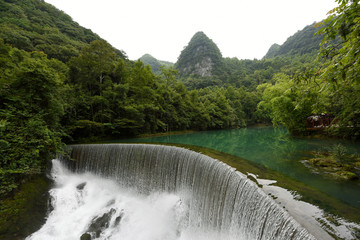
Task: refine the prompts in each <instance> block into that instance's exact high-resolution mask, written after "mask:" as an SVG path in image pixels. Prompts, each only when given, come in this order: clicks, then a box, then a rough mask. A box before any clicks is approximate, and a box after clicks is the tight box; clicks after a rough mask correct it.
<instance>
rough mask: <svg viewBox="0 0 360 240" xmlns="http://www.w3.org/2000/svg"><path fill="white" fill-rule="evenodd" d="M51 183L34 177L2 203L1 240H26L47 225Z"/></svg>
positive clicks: (42, 176) (40, 177) (43, 176)
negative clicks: (25, 239)
mask: <svg viewBox="0 0 360 240" xmlns="http://www.w3.org/2000/svg"><path fill="white" fill-rule="evenodd" d="M49 187H50V181H49V180H48V179H47V178H46V176H45V175H40V174H39V175H34V176H32V177H31V178H29V179H28V180H27V181H26V182H25V183H23V184H22V185H21V186H20V187H19V188H18V189H17V190H16V192H14V193H13V195H12V196H9V197H7V198H5V199H2V200H1V201H0V239H2V240H17V239H24V238H25V237H27V236H28V235H30V234H31V233H33V232H35V231H36V230H38V229H39V228H40V227H41V225H42V224H44V223H45V217H46V213H47V207H48V200H49V196H48V190H49Z"/></svg>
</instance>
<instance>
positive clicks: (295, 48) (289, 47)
mask: <svg viewBox="0 0 360 240" xmlns="http://www.w3.org/2000/svg"><path fill="white" fill-rule="evenodd" d="M318 30H319V28H317V27H316V23H313V24H311V25H308V26H306V27H305V28H303V29H302V30H299V31H298V32H296V33H295V34H294V35H292V36H291V37H289V38H288V39H287V40H286V41H285V42H284V43H283V44H282V45H278V44H273V45H272V46H271V47H270V49H269V51H268V52H267V53H266V54H265V56H264V58H272V57H276V56H284V55H296V54H300V55H302V54H307V53H311V52H313V51H318V50H319V49H320V43H321V40H322V38H323V37H322V36H321V35H317V34H315V33H316V32H317V31H318Z"/></svg>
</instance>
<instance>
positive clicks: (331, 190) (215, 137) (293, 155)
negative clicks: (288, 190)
mask: <svg viewBox="0 0 360 240" xmlns="http://www.w3.org/2000/svg"><path fill="white" fill-rule="evenodd" d="M117 142H152V143H180V144H189V145H195V146H201V147H207V148H211V149H214V150H217V151H222V152H225V153H229V154H232V155H235V156H238V157H241V158H245V159H247V160H249V161H253V162H256V163H258V164H261V165H263V166H265V167H267V168H269V169H272V170H275V171H278V172H280V173H282V174H284V175H286V176H288V177H291V178H294V179H296V180H298V181H301V182H304V183H306V184H308V185H310V186H312V187H315V188H316V189H318V190H320V191H322V192H324V193H326V194H328V195H330V196H333V197H335V198H337V199H339V200H341V201H343V202H345V203H347V204H349V205H351V206H354V207H357V208H359V209H360V185H359V182H358V181H355V182H351V181H347V182H344V181H336V180H330V179H326V178H324V177H323V176H321V175H318V174H316V173H312V172H311V171H310V170H309V169H308V168H306V167H305V166H304V164H302V163H301V160H303V159H306V157H307V156H308V155H307V154H308V153H306V152H308V151H317V150H320V151H321V150H328V149H329V148H331V147H333V146H334V145H335V144H338V143H341V144H342V145H343V146H345V147H346V148H347V149H348V151H349V152H352V153H356V154H360V144H359V142H351V141H345V140H338V139H326V140H324V139H306V138H293V137H291V136H290V135H289V133H288V132H287V131H286V130H285V129H282V128H280V129H274V128H273V127H251V128H242V129H231V130H219V131H204V132H196V133H188V134H179V135H168V136H160V137H151V138H141V139H125V140H119V141H117Z"/></svg>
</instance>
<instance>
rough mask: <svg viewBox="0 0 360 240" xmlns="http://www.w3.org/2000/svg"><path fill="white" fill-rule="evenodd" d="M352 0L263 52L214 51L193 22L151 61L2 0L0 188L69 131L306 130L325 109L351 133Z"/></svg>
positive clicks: (55, 17)
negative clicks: (184, 42)
mask: <svg viewBox="0 0 360 240" xmlns="http://www.w3.org/2000/svg"><path fill="white" fill-rule="evenodd" d="M358 2H359V1H357V0H355V1H350V0H337V3H338V7H337V8H335V9H333V10H331V11H330V12H329V16H328V18H327V19H325V20H324V21H323V22H321V23H316V24H312V25H309V26H307V27H305V28H304V29H303V30H302V31H299V32H298V33H296V34H295V35H293V36H292V37H290V38H289V39H288V40H287V41H286V42H285V43H284V44H283V45H281V46H280V45H276V44H275V45H273V46H272V47H271V48H270V49H269V52H268V53H267V54H266V56H265V57H264V58H263V59H261V60H257V59H254V60H239V59H237V58H223V57H222V55H221V52H220V50H219V49H218V48H217V46H216V45H215V44H214V43H213V42H212V40H211V39H209V38H207V36H206V35H205V34H204V33H202V32H199V33H197V34H195V35H194V37H193V39H191V41H190V43H189V45H188V46H187V47H186V48H185V49H184V50H183V52H182V53H181V54H180V57H179V59H178V62H177V63H175V64H174V65H171V64H169V63H166V64H165V65H163V66H158V67H157V69H153V70H152V68H151V67H150V66H149V65H147V64H144V62H143V61H141V60H138V61H131V60H129V59H128V58H127V56H126V53H125V52H124V51H122V50H118V49H115V48H114V47H113V46H111V45H110V44H109V43H107V42H106V41H105V40H103V39H101V38H100V37H99V36H97V35H96V34H94V33H93V32H92V31H91V30H89V29H85V28H83V27H81V26H79V25H78V24H77V23H75V22H74V21H72V19H71V17H70V16H68V15H66V14H65V13H64V12H62V11H60V10H57V9H56V8H55V7H53V6H52V5H50V4H47V3H45V2H44V1H41V0H23V1H16V0H4V1H0V136H1V137H0V182H1V184H0V196H2V197H3V196H6V195H7V194H8V193H10V192H11V191H13V190H14V189H16V188H17V187H18V185H19V183H20V182H21V181H22V179H25V178H26V177H27V176H29V175H32V174H36V173H40V172H42V171H43V170H44V169H45V166H46V162H47V160H48V159H50V158H51V157H54V156H55V155H56V154H57V153H61V152H62V151H63V150H64V147H65V145H66V144H68V143H73V142H90V141H97V140H101V139H104V138H120V137H129V136H137V135H140V134H147V133H159V132H169V131H178V130H212V129H227V128H238V127H245V126H249V125H252V124H257V123H266V124H274V125H275V126H284V127H286V128H287V129H288V130H289V131H290V133H292V134H296V135H306V134H308V133H307V130H306V119H307V117H309V116H311V115H313V114H316V113H326V114H328V115H331V116H333V119H334V120H333V122H334V124H332V127H331V128H329V129H328V130H327V131H326V133H327V134H331V135H334V136H339V137H347V138H353V139H357V138H359V134H360V128H359V127H360V112H359V111H360V78H359V76H360V65H359V61H360V60H359V56H360V53H359V49H360V39H359V37H358V36H359V35H360V23H359V21H360V15H359V13H360V8H359V4H358ZM198 49H200V50H201V51H200V53H199V54H195V53H194V51H196V50H198ZM198 52H199V51H198ZM194 56H195V57H194ZM148 57H149V56H148ZM204 59H205V60H204ZM155 60H156V59H155ZM151 61H154V60H153V59H151ZM157 64H158V62H157ZM204 64H205V65H206V66H207V67H209V66H210V68H208V69H207V72H206V74H204V75H201V74H198V73H197V72H196V71H195V72H194V71H192V69H191V67H192V66H202V65H204ZM209 71H210V72H209ZM335 122H336V124H335Z"/></svg>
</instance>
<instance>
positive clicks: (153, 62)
mask: <svg viewBox="0 0 360 240" xmlns="http://www.w3.org/2000/svg"><path fill="white" fill-rule="evenodd" d="M140 60H141V61H142V62H143V63H144V64H145V65H149V66H150V67H151V70H152V71H153V73H155V74H159V73H160V67H161V66H165V67H169V66H173V65H174V64H173V63H171V62H167V61H161V60H157V59H156V58H154V57H153V56H151V55H150V54H144V55H143V56H142V57H141V58H140Z"/></svg>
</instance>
